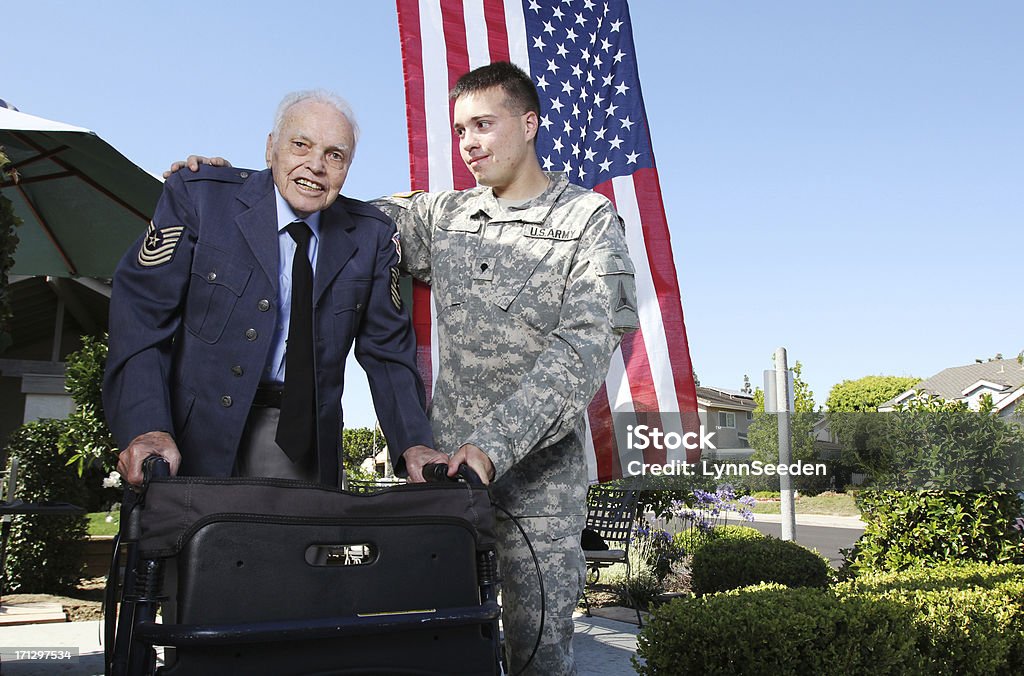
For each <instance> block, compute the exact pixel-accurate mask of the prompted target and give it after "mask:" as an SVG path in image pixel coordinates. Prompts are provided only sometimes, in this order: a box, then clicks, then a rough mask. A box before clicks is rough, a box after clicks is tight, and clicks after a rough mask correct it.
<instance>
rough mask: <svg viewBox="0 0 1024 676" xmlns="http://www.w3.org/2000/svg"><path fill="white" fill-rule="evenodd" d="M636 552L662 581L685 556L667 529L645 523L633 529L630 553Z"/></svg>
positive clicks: (659, 580)
mask: <svg viewBox="0 0 1024 676" xmlns="http://www.w3.org/2000/svg"><path fill="white" fill-rule="evenodd" d="M634 551H635V552H636V553H637V554H638V555H639V557H640V559H641V560H642V561H643V563H645V564H646V565H647V567H648V568H649V569H650V571H651V572H652V573H653V574H654V576H655V578H657V580H658V582H659V583H660V582H661V581H662V580H664V579H665V576H666V575H668V574H669V572H670V571H671V570H672V566H673V565H674V564H675V563H676V562H677V561H679V559H681V558H682V557H683V554H684V552H683V550H682V548H681V547H680V546H679V545H677V544H676V541H675V538H673V536H671V535H669V534H668V533H667V532H666V531H663V530H658V529H656V528H651V527H650V526H648V525H646V524H644V525H641V526H637V527H636V528H634V529H633V542H632V544H631V545H630V553H631V554H632V553H633V552H634Z"/></svg>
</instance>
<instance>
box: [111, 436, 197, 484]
mask: <svg viewBox="0 0 1024 676" xmlns="http://www.w3.org/2000/svg"><path fill="white" fill-rule="evenodd" d="M151 455H159V456H160V457H161V458H163V459H164V460H166V461H167V464H169V465H170V466H171V476H174V475H175V474H177V473H178V467H179V466H181V452H180V451H178V445H177V444H176V443H174V439H173V438H171V435H170V434H168V433H167V432H146V433H145V434H140V435H139V436H137V437H135V438H134V439H132V442H131V443H130V444H128V447H127V448H126V449H124V450H123V451H121V453H120V455H119V456H118V460H117V471H118V472H119V473H120V474H121V476H122V477H123V478H124V480H125V481H127V482H128V483H130V484H131V485H133V486H140V485H142V461H143V460H145V459H146V458H148V457H149V456H151Z"/></svg>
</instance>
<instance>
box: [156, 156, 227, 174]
mask: <svg viewBox="0 0 1024 676" xmlns="http://www.w3.org/2000/svg"><path fill="white" fill-rule="evenodd" d="M201 164H209V165H210V166H213V167H230V166H231V163H230V162H228V161H227V160H225V159H224V158H223V157H205V156H203V155H189V156H188V159H187V160H178V161H177V162H174V163H173V164H171V168H170V169H168V170H167V171H165V172H164V178H169V177H170V175H171V174H173V173H174V172H176V171H181V170H182V169H184V168H185V167H188V169H189V171H199V165H201Z"/></svg>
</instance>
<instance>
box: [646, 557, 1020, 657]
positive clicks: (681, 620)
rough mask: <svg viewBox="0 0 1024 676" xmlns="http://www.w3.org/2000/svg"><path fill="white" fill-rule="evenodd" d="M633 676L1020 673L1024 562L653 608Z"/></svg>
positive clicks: (762, 589) (766, 589)
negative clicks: (1021, 563)
mask: <svg viewBox="0 0 1024 676" xmlns="http://www.w3.org/2000/svg"><path fill="white" fill-rule="evenodd" d="M637 655H638V657H640V658H642V659H643V660H644V661H645V662H644V663H643V664H641V663H640V661H639V660H637V661H635V665H636V666H637V670H638V672H639V673H640V674H642V675H647V676H654V675H666V674H680V675H681V674H697V673H700V674H707V675H711V676H714V675H718V674H721V675H723V676H724V675H725V674H768V673H770V674H794V675H798V674H799V675H800V676H803V675H805V674H861V673H865V674H867V673H870V674H938V675H945V674H949V675H953V674H967V675H977V676H982V675H985V676H988V675H990V674H997V675H999V674H1004V675H1006V676H1009V675H1010V674H1020V673H1024V566H1019V565H1006V564H1003V565H998V564H967V565H962V566H943V567H940V568H933V569H914V570H910V571H905V572H902V573H886V574H875V575H865V576H861V577H859V578H856V579H853V580H850V581H848V582H844V583H841V584H838V585H836V586H835V588H834V589H814V588H796V589H791V588H786V587H783V586H781V585H777V584H765V585H760V586H757V587H747V588H744V589H740V590H733V591H729V592H724V593H718V594H709V595H705V596H701V597H685V598H680V599H676V600H673V601H671V602H670V603H668V604H665V605H663V606H661V607H659V608H658V609H657V610H655V611H654V613H653V614H652V615H651V617H650V619H649V621H648V622H647V623H646V624H645V626H644V628H643V629H642V630H641V632H640V634H639V637H638V649H637Z"/></svg>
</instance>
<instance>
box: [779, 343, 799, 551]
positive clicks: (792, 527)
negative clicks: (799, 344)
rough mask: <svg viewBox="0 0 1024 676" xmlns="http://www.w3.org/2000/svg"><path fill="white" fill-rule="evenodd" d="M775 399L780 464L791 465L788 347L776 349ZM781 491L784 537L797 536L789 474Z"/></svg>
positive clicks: (791, 482)
mask: <svg viewBox="0 0 1024 676" xmlns="http://www.w3.org/2000/svg"><path fill="white" fill-rule="evenodd" d="M775 401H776V402H778V405H779V406H778V408H779V413H778V415H779V465H784V466H786V467H789V465H790V463H791V462H792V459H793V453H792V445H791V433H790V427H789V412H790V410H792V407H793V402H791V401H790V399H789V365H788V364H787V363H786V348H784V347H780V348H779V349H777V350H775ZM779 492H780V496H779V497H780V498H781V501H782V539H783V540H792V539H793V538H794V537H796V511H795V510H794V506H793V478H792V477H791V476H789V474H788V473H787V474H783V475H781V476H780V477H779Z"/></svg>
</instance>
